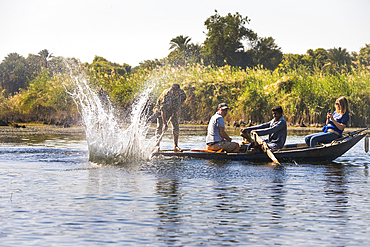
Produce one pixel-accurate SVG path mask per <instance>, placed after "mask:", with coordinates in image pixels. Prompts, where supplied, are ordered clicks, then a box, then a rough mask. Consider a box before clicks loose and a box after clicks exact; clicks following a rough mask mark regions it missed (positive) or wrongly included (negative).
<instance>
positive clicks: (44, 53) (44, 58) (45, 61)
mask: <svg viewBox="0 0 370 247" xmlns="http://www.w3.org/2000/svg"><path fill="white" fill-rule="evenodd" d="M38 54H39V55H40V57H41V62H42V65H43V66H44V67H45V68H48V60H49V59H51V58H52V57H53V53H49V51H48V50H47V49H44V50H42V51H40V52H39V53H38Z"/></svg>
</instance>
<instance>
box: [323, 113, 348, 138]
mask: <svg viewBox="0 0 370 247" xmlns="http://www.w3.org/2000/svg"><path fill="white" fill-rule="evenodd" d="M333 118H334V120H335V121H337V122H338V123H341V124H344V125H346V126H347V123H348V121H349V114H348V112H346V113H344V114H343V115H340V114H339V113H337V111H335V112H334V113H333ZM328 129H332V130H334V131H336V132H338V133H339V134H340V136H342V133H343V130H340V129H338V128H337V126H335V124H334V123H333V122H332V121H330V122H329V123H328V124H327V125H325V126H324V128H322V131H324V132H325V133H326V132H327V131H328Z"/></svg>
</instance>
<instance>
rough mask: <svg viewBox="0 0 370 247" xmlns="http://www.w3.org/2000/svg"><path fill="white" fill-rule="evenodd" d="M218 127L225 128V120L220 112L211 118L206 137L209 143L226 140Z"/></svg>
mask: <svg viewBox="0 0 370 247" xmlns="http://www.w3.org/2000/svg"><path fill="white" fill-rule="evenodd" d="M218 127H223V128H225V120H224V118H223V117H222V116H221V114H220V113H218V112H216V114H215V115H213V116H212V117H211V120H209V124H208V132H207V138H206V143H207V144H212V143H215V142H220V141H222V140H224V138H222V136H221V134H220V130H219V129H218Z"/></svg>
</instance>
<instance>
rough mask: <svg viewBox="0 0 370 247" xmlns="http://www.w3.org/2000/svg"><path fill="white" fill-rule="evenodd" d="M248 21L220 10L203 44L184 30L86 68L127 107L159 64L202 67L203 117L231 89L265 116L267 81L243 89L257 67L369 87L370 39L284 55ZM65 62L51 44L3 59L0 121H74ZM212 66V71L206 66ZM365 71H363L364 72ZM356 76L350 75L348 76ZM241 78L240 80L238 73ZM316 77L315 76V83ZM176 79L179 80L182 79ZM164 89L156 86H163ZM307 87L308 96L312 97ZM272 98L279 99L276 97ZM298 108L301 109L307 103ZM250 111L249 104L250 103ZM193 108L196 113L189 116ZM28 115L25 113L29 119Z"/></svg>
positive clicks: (197, 83) (292, 81)
mask: <svg viewBox="0 0 370 247" xmlns="http://www.w3.org/2000/svg"><path fill="white" fill-rule="evenodd" d="M249 22H250V19H248V17H243V16H242V15H240V14H239V13H235V14H227V15H226V16H221V15H220V14H219V13H218V12H217V11H216V12H215V13H214V15H212V16H210V17H209V18H207V20H206V21H205V23H204V24H205V27H206V29H207V31H206V32H205V34H206V39H205V40H204V42H203V43H202V44H194V43H192V42H191V37H189V36H186V35H179V36H176V37H174V38H172V39H171V40H170V41H169V50H170V52H169V54H168V56H167V57H165V58H160V59H154V60H145V61H142V62H141V63H140V64H139V66H136V67H132V66H130V65H129V64H126V63H124V64H118V63H114V62H110V61H108V60H107V59H105V58H103V57H100V56H95V57H94V59H93V61H92V62H91V63H85V64H83V66H82V67H84V68H85V69H86V71H88V73H89V76H90V82H91V83H92V84H93V85H94V86H96V87H97V89H98V90H101V92H106V93H107V95H109V96H110V97H111V99H112V100H113V101H115V103H116V104H117V105H120V106H123V107H126V106H127V107H129V106H130V104H131V102H132V101H133V100H134V97H135V93H136V92H138V91H140V88H141V87H142V85H143V84H145V81H146V80H147V79H148V78H147V76H149V75H151V74H155V71H156V70H157V71H166V72H167V71H172V70H170V69H169V68H172V69H175V70H174V71H178V73H180V72H179V71H181V69H182V68H183V69H187V70H189V71H193V72H194V73H195V74H196V73H198V72H196V71H197V70H198V69H199V71H202V75H200V74H199V75H197V76H195V75H192V76H193V77H194V78H193V79H191V80H194V81H192V82H191V85H192V86H191V87H190V86H189V88H188V90H189V91H191V92H192V93H193V94H194V99H193V100H197V101H200V105H204V106H205V107H203V108H200V109H193V108H191V107H190V106H189V107H188V108H189V111H188V112H189V116H188V118H189V119H191V118H193V119H197V118H198V119H200V118H204V119H206V118H207V117H208V115H207V114H208V113H209V112H210V111H209V109H208V108H207V107H206V106H209V105H212V104H213V103H215V102H218V101H219V100H221V99H222V100H226V99H224V98H223V97H226V96H224V95H227V97H228V98H227V99H228V100H231V99H230V95H233V97H235V99H234V100H235V102H237V103H235V105H237V104H239V103H240V104H241V105H240V106H239V108H240V109H244V108H245V106H243V104H248V105H251V106H253V109H254V110H256V111H257V112H256V114H255V115H256V116H257V115H258V114H261V109H262V108H264V107H266V106H267V105H268V104H270V103H269V100H272V99H270V98H268V97H267V96H266V95H265V94H264V92H265V91H266V90H265V89H264V88H263V87H265V86H267V85H265V84H264V83H266V82H264V81H263V80H262V79H260V78H259V79H258V85H255V86H256V87H257V86H258V87H262V86H263V87H262V88H253V87H251V88H248V90H249V91H248V90H247V89H245V87H246V85H249V84H248V81H246V80H250V81H253V80H255V79H253V78H252V79H246V78H247V77H248V76H247V74H248V75H250V76H253V77H258V74H259V73H265V72H266V73H267V74H269V73H270V74H274V76H270V77H269V79H268V80H270V81H269V84H271V85H273V84H274V83H280V82H281V81H284V82H285V81H286V82H287V84H288V85H289V86H287V88H288V89H289V88H291V87H293V86H292V85H297V86H298V85H299V87H303V86H304V85H305V84H307V85H312V83H319V82H317V81H318V79H317V78H321V75H325V80H323V81H322V82H320V83H321V84H322V85H326V86H327V85H331V80H333V81H335V82H338V83H342V82H343V81H344V82H345V83H346V85H347V84H348V86H350V82H349V81H348V80H350V79H351V78H352V77H354V76H356V75H357V76H359V78H360V79H359V80H362V81H363V82H364V87H366V86H365V85H367V84H366V82H367V81H368V74H369V73H368V71H369V70H370V44H365V46H364V47H362V48H361V49H360V51H359V53H356V52H352V53H351V54H350V53H349V52H348V51H347V50H346V49H345V48H341V47H338V48H335V47H334V48H331V49H327V50H326V49H323V48H319V49H316V50H312V49H309V50H307V52H306V54H283V53H282V51H281V48H280V47H279V46H278V45H277V44H276V43H275V40H274V39H273V38H272V37H259V36H258V35H257V33H256V32H254V31H252V30H251V29H248V28H247V27H246V25H247V24H249ZM66 60H68V61H73V62H75V63H78V60H77V59H75V58H68V59H66V58H63V57H60V56H54V55H53V54H52V53H50V52H49V51H48V50H47V49H44V50H42V51H40V52H39V53H38V54H29V55H28V57H26V58H25V57H23V56H21V55H19V54H17V53H10V54H8V55H7V57H5V58H4V59H3V60H2V62H1V63H0V120H1V118H6V119H8V121H17V118H16V117H14V116H16V115H17V114H18V117H19V119H26V120H24V121H28V120H27V119H30V120H29V121H38V120H40V119H41V120H42V121H43V122H47V123H51V122H53V121H54V120H55V121H54V122H56V121H59V122H66V121H69V120H68V119H71V118H73V119H76V118H77V117H76V115H78V114H75V115H74V113H76V109H73V111H74V113H73V114H70V112H71V109H72V108H73V102H72V101H71V100H70V99H69V98H70V97H68V95H67V94H66V92H65V88H64V86H65V85H62V84H63V83H64V81H63V78H62V77H60V76H59V77H58V74H60V73H59V72H65V71H66V69H67V68H66V66H65V64H66ZM194 68H197V69H194ZM208 68H211V69H210V70H208ZM356 70H357V71H356ZM218 71H221V72H222V73H226V72H227V75H219V74H218V73H219V72H218ZM361 71H362V72H363V71H365V73H362V72H361ZM221 72H220V73H221ZM207 73H208V74H207ZM203 74H204V75H203ZM267 74H265V75H264V76H265V78H267V77H268V76H267ZM301 75H305V76H308V77H307V78H308V79H307V78H306V79H304V80H300V79H297V78H300V76H301ZM341 75H343V78H339V77H340V76H341ZM351 75H353V76H352V77H351ZM182 76H183V80H185V81H186V80H190V79H189V78H190V77H191V76H190V75H187V77H186V74H182ZM207 76H208V77H209V78H208V77H207ZM237 76H239V77H240V78H238V79H236V77H237ZM332 76H333V77H335V79H333V78H332ZM234 77H235V78H234ZM336 77H338V78H336ZM186 78H188V79H186ZM219 78H221V79H222V80H221V79H219ZM278 78H280V79H278ZM281 78H283V79H281ZM284 78H285V79H284ZM313 78H315V79H313ZM175 79H176V78H172V79H169V80H170V81H169V82H168V83H170V82H174V81H176V80H175ZM311 79H312V80H314V81H310V80H311ZM219 80H221V81H219ZM271 80H272V81H271ZM273 80H276V81H273ZM351 80H352V79H351ZM232 81H237V82H235V83H236V84H235V85H234V84H233V83H231V82H232ZM297 81H299V83H297ZM177 83H181V82H180V81H178V82H177ZM230 83H231V84H230ZM162 84H163V83H162ZM216 84H217V87H216V86H215V85H216ZM163 85H165V83H164V84H163ZM163 85H162V86H163ZM189 85H190V84H189ZM253 85H254V84H253ZM279 85H282V84H281V83H280V84H279ZM284 85H285V84H284ZM346 85H344V84H343V85H342V88H345V87H346ZM358 85H359V83H358V82H357V81H356V86H354V88H356V90H358V91H356V94H355V95H356V97H357V98H358V99H361V100H363V101H364V102H369V97H370V96H368V93H367V91H364V92H360V91H361V90H360V89H361V88H363V87H362V86H358ZM165 86H168V85H165ZM214 87H216V89H215V90H216V91H217V90H218V91H217V92H213V88H214ZM243 87H244V88H243ZM248 87H249V86H248ZM205 88H206V89H207V90H205ZM317 88H319V87H317ZM162 89H163V88H160V89H158V92H159V91H160V90H162ZM288 89H284V90H285V91H284V92H285V93H284V92H281V95H279V97H283V96H284V95H285V96H286V97H293V96H294V95H292V93H291V91H290V89H289V90H288ZM156 90H157V89H156ZM318 90H319V89H318ZM343 90H344V89H343ZM308 91H309V90H308ZM308 91H307V92H308ZM352 91H353V92H354V91H355V90H352ZM158 92H157V91H156V92H155V93H158ZM226 92H227V93H226ZM241 92H244V93H245V95H239V94H241ZM295 92H297V94H299V93H300V92H301V91H299V90H297V91H295ZM307 92H305V93H304V94H305V95H307ZM343 92H347V91H343ZM337 93H339V92H335V94H337ZM341 93H342V92H341ZM318 95H321V94H319V92H317V93H316V94H312V95H311V97H309V98H307V97H306V98H304V97H303V96H304V95H299V97H302V98H299V97H298V96H297V95H295V96H294V97H297V98H294V99H291V101H292V105H294V104H298V103H297V102H301V103H300V104H301V105H305V104H306V103H307V102H313V98H315V97H317V98H320V97H321V96H318ZM358 95H359V96H358ZM206 96H207V97H208V98H207V97H206ZM336 96H339V95H336ZM333 97H334V96H333ZM189 98H190V97H189ZM210 98H212V100H213V101H214V102H213V101H212V102H211V103H212V104H211V103H210V102H208V101H209V100H210ZM357 98H356V100H357ZM249 99H253V102H249ZM297 99H301V100H300V101H299V100H297ZM274 100H275V101H276V99H274ZM238 102H239V103H238ZM243 102H244V103H243ZM289 102H290V101H289ZM315 102H316V101H315ZM315 104H316V105H317V107H319V108H320V107H323V106H322V105H320V104H321V103H320V102H316V103H315ZM325 104H328V103H325ZM316 105H315V106H313V107H311V108H312V109H313V110H312V109H311V108H310V109H311V110H307V109H306V110H299V111H298V110H291V111H292V115H294V114H295V115H297V112H298V113H299V114H301V115H307V116H311V115H312V112H314V113H315V114H316V115H317V116H321V115H320V114H321V113H322V112H321V111H320V110H317V109H316V108H315V107H316ZM358 105H359V104H358ZM71 106H72V107H71ZM243 107H244V108H243ZM292 107H293V106H292ZM325 107H326V105H325ZM325 107H323V109H324V108H325ZM361 107H362V106H361ZM364 107H365V106H364ZM185 108H186V107H184V109H185ZM293 108H294V107H293ZM301 108H302V109H304V107H301ZM301 108H299V109H301ZM365 108H366V107H365ZM365 108H364V109H365ZM202 109H203V110H204V111H205V113H204V116H203V115H201V111H202ZM245 109H246V108H245ZM320 109H321V108H320ZM361 109H362V108H361ZM248 111H252V110H251V109H249V110H248ZM193 112H196V114H198V115H197V116H193V115H190V113H193ZM358 112H359V113H358V115H359V117H358V119H361V118H364V117H365V115H366V114H365V112H368V110H367V108H366V110H358ZM287 113H288V112H287ZM295 115H294V116H295ZM27 116H28V118H26V117H27ZM256 116H254V115H253V118H256V119H259V118H261V116H259V115H258V116H259V117H256ZM297 116H298V115H297ZM293 118H294V117H292V119H293ZM53 119H54V120H53ZM295 121H298V120H295ZM310 121H316V120H310ZM366 121H368V120H366Z"/></svg>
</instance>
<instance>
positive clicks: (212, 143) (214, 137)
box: [206, 103, 239, 153]
mask: <svg viewBox="0 0 370 247" xmlns="http://www.w3.org/2000/svg"><path fill="white" fill-rule="evenodd" d="M228 110H229V107H228V106H227V104H226V103H221V104H219V105H218V107H217V112H216V114H215V115H213V116H212V117H211V120H210V121H209V124H208V133H207V139H206V144H207V149H208V150H212V151H218V150H220V149H222V150H224V151H226V152H228V153H237V152H239V144H238V143H237V142H231V138H230V137H229V135H228V134H227V133H226V131H225V120H224V117H225V116H226V115H227V111H228Z"/></svg>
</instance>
